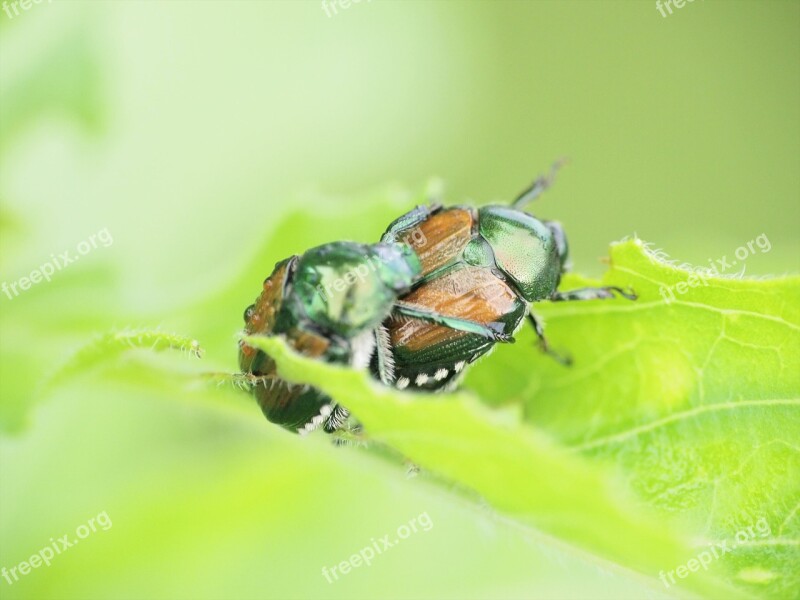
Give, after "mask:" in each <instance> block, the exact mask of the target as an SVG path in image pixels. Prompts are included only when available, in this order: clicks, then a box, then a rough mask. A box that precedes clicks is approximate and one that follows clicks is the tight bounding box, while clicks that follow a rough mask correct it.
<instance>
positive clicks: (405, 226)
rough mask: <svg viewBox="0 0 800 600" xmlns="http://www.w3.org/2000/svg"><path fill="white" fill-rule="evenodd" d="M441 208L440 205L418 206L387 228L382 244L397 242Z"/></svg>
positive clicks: (382, 237)
mask: <svg viewBox="0 0 800 600" xmlns="http://www.w3.org/2000/svg"><path fill="white" fill-rule="evenodd" d="M441 208H442V206H441V205H440V204H433V205H431V206H417V207H416V208H413V209H412V210H410V211H408V212H407V213H406V214H404V215H402V216H401V217H398V218H397V219H395V220H394V221H392V223H390V224H389V227H387V228H386V232H385V233H384V234H383V235H382V236H381V242H397V241H398V240H399V238H400V235H401V234H403V233H404V232H406V231H408V230H409V229H413V228H415V227H418V226H419V225H420V224H421V223H424V222H425V221H426V220H427V219H428V217H430V216H431V215H432V214H433V213H435V212H437V211H438V210H439V209H441Z"/></svg>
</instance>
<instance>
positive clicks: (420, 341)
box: [372, 167, 636, 391]
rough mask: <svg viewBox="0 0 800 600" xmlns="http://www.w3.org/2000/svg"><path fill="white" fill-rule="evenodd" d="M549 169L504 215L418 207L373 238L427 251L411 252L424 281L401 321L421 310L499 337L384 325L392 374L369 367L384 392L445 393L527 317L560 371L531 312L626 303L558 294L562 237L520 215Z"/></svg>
mask: <svg viewBox="0 0 800 600" xmlns="http://www.w3.org/2000/svg"><path fill="white" fill-rule="evenodd" d="M555 168H557V167H554V170H553V172H552V173H551V174H550V176H549V177H540V178H539V179H537V180H536V181H534V183H533V184H532V185H531V186H530V187H529V188H527V189H526V190H525V191H524V192H523V193H522V194H521V195H520V196H519V197H518V198H517V199H516V200H515V201H514V202H513V203H512V204H511V206H500V205H491V206H484V207H481V208H477V209H475V208H470V207H464V206H455V207H451V208H442V207H441V206H440V205H434V206H432V207H417V208H415V209H414V210H412V211H410V212H409V213H407V214H405V215H403V216H402V217H400V218H398V219H397V220H395V221H394V222H393V223H392V224H391V225H389V227H388V229H387V230H386V233H384V235H383V237H382V238H381V241H382V242H384V243H398V242H400V243H403V242H406V243H407V242H408V241H409V240H411V239H414V238H422V239H424V240H425V241H426V243H425V244H424V245H415V251H416V252H417V255H418V256H419V259H420V263H421V264H422V277H421V278H420V279H419V280H417V281H416V282H415V283H414V285H413V286H412V288H411V290H410V291H409V292H408V293H406V294H405V295H403V297H402V298H401V302H402V303H403V305H404V306H406V309H407V314H413V310H415V309H416V310H419V311H421V310H423V309H424V310H427V311H431V312H436V313H438V314H440V315H445V316H452V317H454V318H455V317H457V318H459V319H464V320H467V321H470V322H476V323H479V324H482V325H484V326H486V327H490V328H492V329H493V330H494V331H498V332H499V333H501V334H502V335H501V336H498V337H497V338H495V339H490V338H488V337H486V336H484V335H475V333H474V332H473V331H470V330H468V329H467V328H463V327H458V326H457V325H454V324H452V323H448V322H447V319H444V318H440V321H439V322H430V321H421V320H416V319H410V320H408V319H406V320H397V319H389V320H387V321H386V323H385V324H384V326H385V327H386V330H387V333H388V336H387V337H388V343H387V344H386V348H385V349H383V350H382V351H384V352H390V353H391V355H392V359H393V363H394V369H393V371H392V372H391V373H388V372H387V371H386V370H383V371H381V370H379V369H378V368H377V363H376V362H375V361H373V364H372V370H373V373H374V374H375V375H376V376H377V377H379V378H380V379H381V380H382V381H383V382H384V383H386V384H389V385H395V386H396V387H398V388H400V389H405V388H407V387H410V388H416V389H420V390H429V391H430V390H437V389H441V388H444V387H452V386H454V385H456V384H457V382H458V380H459V379H460V376H461V374H462V373H463V372H464V370H465V368H466V367H467V366H468V365H469V364H471V363H473V362H475V361H476V360H477V359H478V358H480V357H481V356H484V355H485V354H486V353H488V352H489V351H490V350H492V349H493V348H494V347H495V343H496V342H498V341H499V342H513V341H514V338H513V335H514V333H515V332H516V331H517V329H518V328H519V327H520V325H521V324H522V321H523V319H524V318H525V317H527V319H528V321H529V322H530V323H531V325H532V326H533V327H534V330H535V331H536V334H537V336H538V339H539V344H540V347H541V348H542V349H543V350H544V351H545V352H548V353H549V354H550V355H552V356H553V357H555V358H556V359H558V360H560V361H561V362H564V363H568V362H569V360H568V359H564V358H562V357H560V356H559V355H558V354H556V353H555V352H553V351H552V350H550V348H549V346H548V344H547V340H546V338H545V337H544V332H543V328H542V326H541V324H540V322H539V321H538V320H537V319H536V317H535V315H534V314H533V312H532V311H531V308H530V306H531V304H532V303H534V302H537V301H541V300H551V301H561V300H591V299H596V298H611V297H613V294H614V292H616V293H619V294H620V295H622V296H624V297H626V298H628V299H635V297H636V296H635V295H634V294H633V293H629V292H626V291H623V290H621V289H620V288H615V287H604V288H585V289H581V290H575V291H571V292H558V291H557V288H558V284H559V281H560V279H561V275H562V273H563V272H564V271H565V270H566V268H567V262H568V261H567V259H568V246H567V239H566V236H565V234H564V231H563V229H562V227H561V225H560V224H559V223H557V222H554V221H542V220H539V219H537V218H536V217H534V216H532V215H530V214H528V213H526V212H524V211H523V210H522V209H523V207H524V206H525V205H526V204H528V203H529V202H531V201H532V200H534V199H535V198H537V197H538V196H539V195H540V194H541V193H542V192H543V191H544V190H545V189H547V187H549V185H550V183H551V181H552V178H553V176H554V173H555ZM379 349H380V348H379ZM387 375H390V377H388V378H387Z"/></svg>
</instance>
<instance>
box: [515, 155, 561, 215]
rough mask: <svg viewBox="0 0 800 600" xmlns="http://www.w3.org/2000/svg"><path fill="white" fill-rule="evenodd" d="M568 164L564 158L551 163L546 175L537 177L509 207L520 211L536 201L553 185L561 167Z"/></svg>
mask: <svg viewBox="0 0 800 600" xmlns="http://www.w3.org/2000/svg"><path fill="white" fill-rule="evenodd" d="M568 162H569V159H567V158H566V157H564V158H559V159H558V160H557V161H556V162H554V163H553V166H552V167H550V172H549V173H548V174H547V175H539V177H537V178H536V179H535V180H534V181H533V183H532V184H530V185H529V186H528V187H527V188H525V190H524V191H523V192H522V193H521V194H520V195H519V196H517V199H516V200H514V202H512V203H511V207H512V208H515V209H517V210H521V209H522V208H523V207H524V206H525V205H526V204H530V203H531V202H533V201H534V200H536V199H537V198H538V197H539V196H541V195H542V193H544V191H545V190H546V189H547V188H549V187H550V186H551V185H553V182H554V181H555V180H556V174H557V173H558V171H559V169H561V167H562V166H564V165H565V164H567V163H568Z"/></svg>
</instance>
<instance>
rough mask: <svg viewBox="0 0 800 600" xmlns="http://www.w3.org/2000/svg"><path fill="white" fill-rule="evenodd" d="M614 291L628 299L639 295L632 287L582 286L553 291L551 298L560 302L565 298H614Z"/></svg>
mask: <svg viewBox="0 0 800 600" xmlns="http://www.w3.org/2000/svg"><path fill="white" fill-rule="evenodd" d="M613 292H616V293H617V294H619V295H620V296H622V297H623V298H627V299H628V300H636V298H637V296H636V294H635V293H634V291H633V290H632V289H630V288H628V289H627V290H623V289H622V288H619V287H614V286H607V287H600V288H581V289H579V290H570V291H569V292H553V295H552V296H550V300H552V301H553V302H560V301H565V300H604V299H607V298H614V294H613Z"/></svg>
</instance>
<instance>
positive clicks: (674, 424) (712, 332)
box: [468, 240, 800, 596]
mask: <svg viewBox="0 0 800 600" xmlns="http://www.w3.org/2000/svg"><path fill="white" fill-rule="evenodd" d="M702 275H703V276H702V277H701V276H699V275H697V274H696V273H693V272H691V271H689V270H686V269H682V268H677V267H675V266H674V265H672V264H669V263H666V262H663V261H661V260H659V258H658V256H657V255H656V254H655V253H653V252H651V251H649V250H647V249H646V248H645V246H644V245H643V244H642V243H641V242H640V241H636V240H634V241H628V242H624V243H621V244H616V245H614V246H612V250H611V268H610V270H609V271H608V272H607V273H606V275H605V277H604V278H603V281H602V282H596V283H595V284H596V285H601V284H602V285H618V286H630V287H633V288H634V289H635V290H636V292H637V293H638V294H639V300H638V301H637V302H636V303H634V304H628V303H625V302H623V301H615V302H608V303H603V302H597V303H592V304H579V303H572V304H570V303H562V304H551V305H546V306H545V305H543V306H542V307H541V309H539V312H540V313H541V314H542V315H544V316H545V317H546V320H547V323H548V329H547V333H548V337H549V338H550V341H551V344H552V345H553V346H555V347H556V348H558V349H563V350H567V351H569V352H571V353H572V354H573V355H574V357H575V364H574V366H573V367H572V368H571V369H565V368H563V367H561V366H560V365H558V364H554V362H553V361H550V360H548V359H547V358H546V357H543V356H531V355H530V354H529V353H526V352H519V349H518V348H515V349H513V350H515V351H509V350H512V349H509V348H501V349H499V350H498V352H497V354H495V356H494V357H493V358H492V359H491V360H490V361H486V362H484V363H483V364H481V365H480V366H479V367H478V368H477V369H476V370H475V372H473V373H472V374H471V376H470V378H469V381H468V383H469V384H470V385H471V386H472V387H474V388H475V389H477V390H478V391H479V392H480V393H481V395H482V396H483V397H484V398H490V399H491V401H492V402H493V403H495V404H501V403H507V402H519V403H521V404H522V405H523V406H524V414H525V417H526V419H528V420H529V421H531V422H532V423H535V424H536V425H537V426H538V427H541V428H542V429H544V430H546V431H547V432H548V433H550V434H551V435H553V436H554V437H555V438H556V439H558V440H559V441H560V442H562V443H563V444H564V445H566V446H569V447H571V448H573V449H575V450H577V451H580V452H581V453H582V454H583V455H584V456H586V457H587V458H589V459H591V460H593V461H596V462H598V463H600V464H614V465H616V466H617V467H618V468H619V469H620V470H621V472H622V473H623V475H624V477H625V478H626V480H627V484H628V486H629V487H630V488H632V489H633V490H635V492H636V493H637V495H638V496H639V498H641V499H642V500H643V501H645V502H646V503H647V504H649V505H651V506H652V507H653V508H654V509H656V510H658V511H659V513H660V514H662V515H663V516H664V517H666V518H672V519H675V521H676V522H679V523H681V524H682V525H684V526H685V527H688V528H689V529H690V530H691V531H693V532H694V534H695V540H694V545H695V546H696V551H702V550H703V549H705V548H706V547H707V546H708V544H711V543H721V542H722V541H724V540H728V541H729V542H730V543H731V544H736V545H737V547H736V549H735V550H734V551H732V552H731V553H729V554H727V555H725V557H723V558H721V559H720V560H719V561H718V562H719V563H720V564H721V565H724V567H725V573H726V576H727V577H729V578H730V579H731V580H733V581H735V582H736V583H738V584H741V585H742V586H743V587H744V588H746V589H748V590H751V591H754V592H764V593H767V594H769V595H774V596H785V595H786V594H790V593H796V592H797V590H798V589H800V573H798V570H797V568H796V566H797V564H798V562H800V516H799V515H798V507H800V453H798V450H800V445H799V444H798V442H797V440H798V439H800V277H797V276H792V277H784V278H780V279H761V280H756V279H740V278H734V277H719V276H709V275H707V274H702ZM678 286H680V288H679V287H678ZM681 292H682V293H681ZM665 298H666V299H667V300H665ZM537 309H538V307H537ZM526 341H527V338H523V339H522V340H521V342H522V343H525V342H526ZM518 345H519V344H518ZM498 379H502V380H504V381H509V380H512V381H516V382H517V385H516V389H514V390H508V389H506V390H504V394H503V395H502V396H501V394H498V393H496V392H495V391H494V390H493V385H494V382H495V381H497V380H498ZM757 523H758V524H760V525H761V529H762V531H758V530H754V531H755V535H750V534H748V533H747V531H748V528H750V527H753V526H754V525H755V524H757ZM741 532H745V533H741ZM737 534H740V537H741V539H742V540H743V541H742V542H736V541H735V538H736V535H737ZM745 538H747V539H745Z"/></svg>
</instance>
